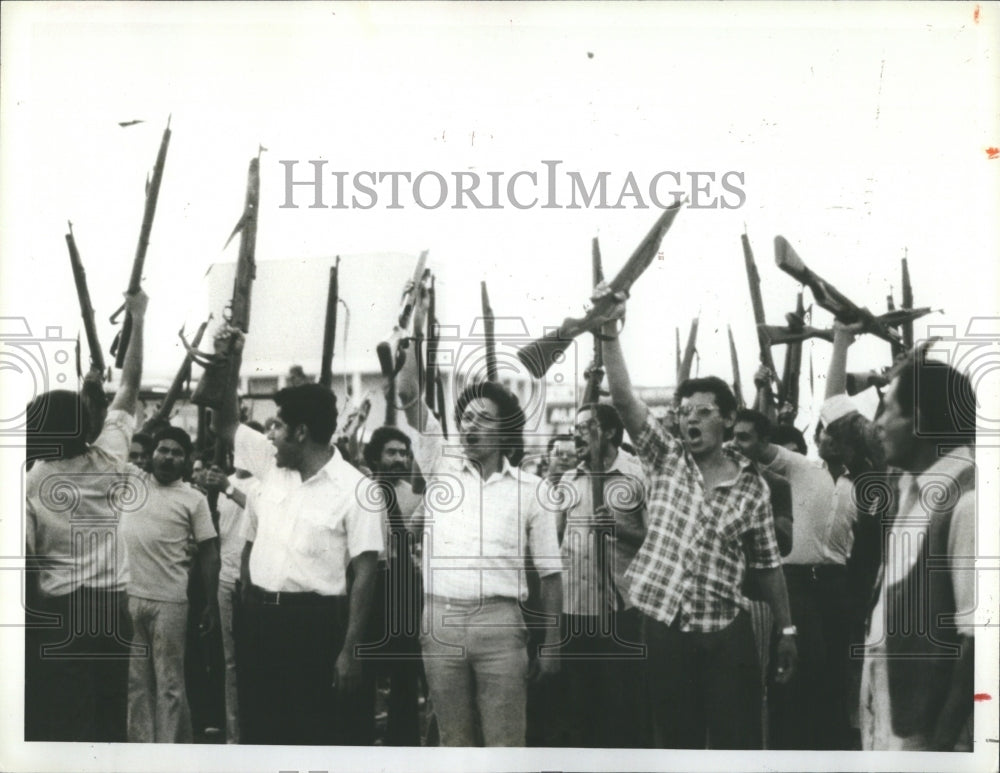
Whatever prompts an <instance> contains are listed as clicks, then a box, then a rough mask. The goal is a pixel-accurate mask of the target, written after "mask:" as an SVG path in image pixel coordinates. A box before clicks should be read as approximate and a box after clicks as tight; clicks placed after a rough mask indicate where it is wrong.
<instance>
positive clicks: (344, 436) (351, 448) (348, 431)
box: [335, 394, 372, 465]
mask: <svg viewBox="0 0 1000 773" xmlns="http://www.w3.org/2000/svg"><path fill="white" fill-rule="evenodd" d="M371 409H372V401H371V397H370V396H369V395H368V394H365V395H364V397H362V398H361V400H360V402H359V403H358V404H357V406H355V407H354V408H352V409H351V410H350V411H349V412H348V413H347V416H346V417H345V418H344V423H343V425H341V427H340V431H338V432H337V437H336V442H335V445H337V446H338V447H340V446H342V445H344V444H346V446H347V450H348V454H349V455H350V461H351V463H352V464H355V465H357V464H358V463H359V462H360V460H361V449H360V440H359V436H360V434H361V430H362V429H363V428H364V426H365V422H367V421H368V415H369V414H370V413H371Z"/></svg>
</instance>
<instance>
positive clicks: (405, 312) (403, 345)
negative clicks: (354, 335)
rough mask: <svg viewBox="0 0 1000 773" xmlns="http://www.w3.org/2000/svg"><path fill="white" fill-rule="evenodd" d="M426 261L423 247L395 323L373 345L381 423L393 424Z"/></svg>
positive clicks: (401, 301)
mask: <svg viewBox="0 0 1000 773" xmlns="http://www.w3.org/2000/svg"><path fill="white" fill-rule="evenodd" d="M426 264H427V250H424V251H423V252H421V253H420V257H419V258H417V265H416V268H415V269H414V271H413V278H412V279H411V280H410V282H408V283H407V285H406V288H405V289H404V290H403V295H402V298H400V302H399V315H398V316H397V318H396V324H395V325H393V328H392V332H391V333H389V335H388V337H387V338H386V339H385V340H384V341H380V342H379V344H378V346H376V347H375V354H376V355H378V362H379V367H380V368H381V370H382V377H383V378H384V379H385V380H386V396H385V403H386V405H385V423H386V425H388V426H390V427H391V426H394V425H395V424H396V375H397V374H398V373H399V371H400V369H401V368H402V367H403V363H404V362H405V358H406V350H407V349H408V348H409V346H410V340H411V339H412V337H413V332H412V331H413V327H414V325H413V322H414V319H413V313H414V309H416V308H417V306H418V305H419V296H418V293H420V292H421V290H422V287H423V284H424V280H425V277H424V267H425V266H426ZM422 323H423V322H422V320H421V324H422ZM421 333H422V331H421ZM418 348H419V347H416V346H415V347H414V350H415V351H416V350H417V349H418ZM418 372H419V370H418Z"/></svg>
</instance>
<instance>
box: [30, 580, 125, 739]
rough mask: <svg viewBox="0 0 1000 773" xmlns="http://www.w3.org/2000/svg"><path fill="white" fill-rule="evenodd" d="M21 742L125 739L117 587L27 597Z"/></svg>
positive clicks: (121, 610) (121, 607)
mask: <svg viewBox="0 0 1000 773" xmlns="http://www.w3.org/2000/svg"><path fill="white" fill-rule="evenodd" d="M28 607H29V614H28V617H27V619H26V621H25V622H26V626H27V627H26V629H25V640H24V644H25V647H24V659H25V663H24V666H25V669H24V671H25V674H24V676H25V679H24V740H25V741H83V742H91V743H94V742H97V743H101V742H107V743H124V742H125V719H126V707H127V705H128V664H129V654H130V646H129V643H130V642H131V640H132V624H131V620H130V619H129V616H128V597H127V595H126V594H125V593H124V592H121V593H116V592H110V593H107V592H103V591H96V590H93V589H85V588H81V589H79V590H77V591H75V592H74V593H70V594H68V595H65V596H54V597H46V596H40V595H33V596H32V597H31V598H29V600H28Z"/></svg>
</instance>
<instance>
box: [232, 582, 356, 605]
mask: <svg viewBox="0 0 1000 773" xmlns="http://www.w3.org/2000/svg"><path fill="white" fill-rule="evenodd" d="M247 600H248V601H253V602H255V603H257V604H262V605H264V606H276V607H278V606H280V607H285V606H289V607H290V606H321V605H324V604H333V603H335V602H338V601H346V600H347V597H346V596H323V595H321V594H319V593H313V592H311V591H305V592H298V591H276V592H275V591H269V590H264V589H263V588H261V587H258V586H257V585H251V586H250V588H249V589H248V591H247Z"/></svg>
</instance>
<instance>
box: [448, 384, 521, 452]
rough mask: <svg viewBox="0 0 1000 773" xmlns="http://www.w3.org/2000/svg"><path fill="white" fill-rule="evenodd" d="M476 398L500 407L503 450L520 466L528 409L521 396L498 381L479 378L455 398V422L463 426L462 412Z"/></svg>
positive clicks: (500, 433) (498, 411)
mask: <svg viewBox="0 0 1000 773" xmlns="http://www.w3.org/2000/svg"><path fill="white" fill-rule="evenodd" d="M476 398H483V399H485V400H489V401H490V402H492V403H493V404H494V405H496V407H497V413H498V418H499V422H500V432H499V437H500V449H499V450H500V453H501V454H502V455H504V456H506V457H507V460H508V461H509V462H510V463H511V464H512V465H513V466H514V467H517V465H519V464H520V463H521V457H522V456H524V425H525V418H524V411H522V410H521V404H520V402H519V401H518V399H517V395H515V394H514V393H513V392H511V391H509V390H508V389H505V388H504V387H502V386H501V385H500V384H498V383H496V382H495V381H476V382H475V383H472V384H470V385H469V386H467V387H466V388H465V389H463V390H462V393H461V394H460V395H459V396H458V400H456V401H455V425H456V426H461V423H462V414H463V413H465V409H466V407H468V405H469V403H471V402H472V401H473V400H475V399H476Z"/></svg>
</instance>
